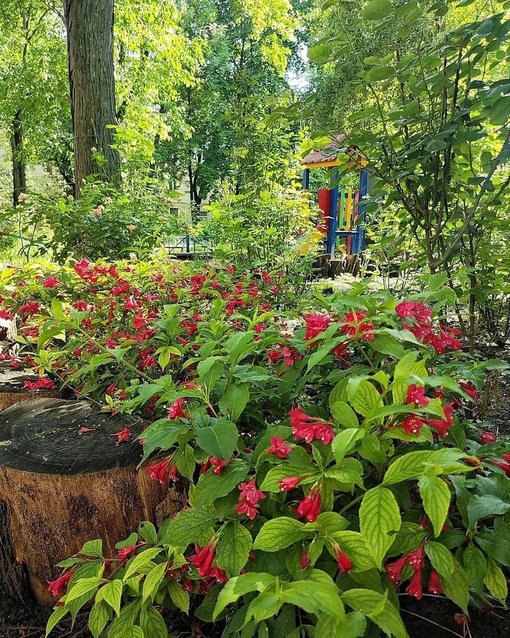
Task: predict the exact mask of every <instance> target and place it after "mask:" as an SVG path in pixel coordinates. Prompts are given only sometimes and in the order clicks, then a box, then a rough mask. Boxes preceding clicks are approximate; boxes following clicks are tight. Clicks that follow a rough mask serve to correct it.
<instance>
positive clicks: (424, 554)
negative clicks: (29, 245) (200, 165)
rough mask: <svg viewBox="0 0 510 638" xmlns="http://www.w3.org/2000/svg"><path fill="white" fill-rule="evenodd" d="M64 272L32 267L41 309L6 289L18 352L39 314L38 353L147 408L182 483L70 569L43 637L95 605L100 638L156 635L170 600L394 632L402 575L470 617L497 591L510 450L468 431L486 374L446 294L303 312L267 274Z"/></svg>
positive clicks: (305, 626)
mask: <svg viewBox="0 0 510 638" xmlns="http://www.w3.org/2000/svg"><path fill="white" fill-rule="evenodd" d="M75 271H76V272H75V273H73V272H71V271H66V272H65V273H62V274H60V273H57V275H56V278H57V279H58V280H59V281H60V280H61V281H62V282H63V281H64V279H65V280H66V283H65V285H64V284H63V283H62V284H55V282H54V281H51V282H50V283H51V284H52V285H48V281H47V280H48V277H45V279H42V276H43V275H42V273H41V272H40V271H37V270H35V268H34V269H33V270H32V273H33V277H34V272H35V273H37V274H35V277H41V279H39V280H38V281H39V285H38V290H39V301H38V302H37V304H36V305H37V307H36V306H35V305H32V306H29V307H27V299H28V298H32V297H33V294H34V293H35V288H36V283H35V277H34V278H33V280H32V282H27V284H26V286H25V288H22V289H21V291H22V293H21V294H19V295H18V296H17V297H16V298H14V299H13V294H12V291H13V290H14V289H15V285H16V283H17V281H16V280H17V279H18V281H19V278H20V277H21V276H22V275H21V271H17V272H16V271H11V274H10V275H9V278H8V281H7V285H6V286H5V291H4V292H5V293H6V294H4V292H2V295H3V296H4V297H5V299H4V302H3V303H4V310H3V312H7V313H11V314H12V313H14V312H15V311H16V312H17V313H18V314H19V315H20V316H21V317H24V320H23V322H22V323H23V324H24V325H22V326H21V332H22V334H23V333H24V334H25V339H26V341H27V345H29V343H33V342H32V339H35V338H36V336H35V331H34V335H33V336H28V330H31V329H33V328H34V327H35V326H36V325H40V326H42V329H41V331H40V333H39V336H38V342H37V345H38V350H37V354H36V362H37V363H38V364H39V365H41V366H43V367H44V368H45V369H46V370H51V371H53V373H57V374H58V376H60V377H62V378H65V380H66V382H67V383H69V384H71V385H72V384H73V383H76V382H79V383H80V384H82V385H81V389H82V390H83V391H84V392H86V394H89V393H90V394H92V396H95V397H97V398H99V397H100V396H101V394H102V400H103V401H105V403H107V404H108V409H114V410H124V411H128V412H132V413H137V414H143V416H144V418H146V419H148V420H149V421H150V425H149V426H148V427H147V429H145V431H144V432H143V433H142V435H141V436H140V438H141V439H143V442H144V458H146V459H147V458H149V457H153V456H155V459H154V463H153V464H151V465H150V466H149V467H148V471H149V473H150V475H151V476H152V477H153V478H154V479H155V480H160V481H162V482H164V483H166V482H167V481H169V480H170V481H179V482H183V483H185V484H186V485H187V488H188V493H189V507H188V508H187V509H184V510H182V511H181V512H179V513H178V514H177V516H175V517H174V518H172V519H169V520H167V521H165V522H164V523H163V525H162V526H161V528H160V529H159V530H156V529H155V528H154V526H153V525H152V524H151V523H148V522H145V523H142V524H141V526H140V529H139V532H138V533H137V534H136V533H135V534H132V535H131V536H130V537H129V538H128V539H126V540H125V541H123V542H121V543H119V545H118V548H119V549H118V554H117V556H103V555H102V548H101V543H100V541H91V542H90V543H87V544H86V546H85V547H84V548H83V550H82V551H81V552H80V553H79V554H77V555H76V556H75V557H72V558H70V559H68V560H66V561H64V562H63V563H62V564H61V566H62V568H63V570H65V571H64V572H63V574H62V576H61V577H60V578H59V579H57V581H55V582H54V583H52V585H51V586H52V591H53V592H54V593H55V595H56V596H57V597H60V596H62V598H61V601H60V606H57V607H56V608H55V611H54V613H53V615H52V617H51V619H50V621H49V624H48V633H49V632H50V631H51V629H52V627H54V626H55V624H56V623H57V622H58V621H59V620H60V619H61V618H62V617H63V616H65V615H66V614H68V613H70V614H72V615H75V614H76V613H77V612H78V610H79V609H81V608H82V606H83V605H85V604H86V603H87V602H88V601H90V600H93V607H92V610H91V612H90V617H89V626H90V630H91V633H92V634H93V636H95V637H97V636H100V635H103V632H104V630H105V628H106V627H107V626H108V627H109V629H108V636H110V637H111V638H115V636H124V635H126V634H125V632H126V629H125V628H126V627H127V626H129V627H130V631H131V633H132V634H133V632H134V634H133V635H137V636H140V637H141V636H144V635H145V636H150V637H151V638H152V637H153V636H156V637H157V636H160V635H161V636H166V635H167V630H166V628H165V623H164V621H163V618H162V616H161V613H160V612H161V611H162V610H163V609H168V610H174V611H175V610H181V611H184V612H186V613H192V614H193V615H194V617H195V618H198V619H199V620H200V621H202V622H204V623H208V622H219V621H221V622H222V623H223V624H224V625H226V626H225V629H224V632H223V635H224V636H227V635H234V636H236V635H237V636H240V635H242V636H252V635H257V634H258V635H279V634H282V633H284V634H286V635H289V636H291V637H296V638H297V636H300V635H302V633H301V632H302V631H304V632H306V634H307V635H310V636H312V635H313V636H315V638H322V637H328V638H329V637H330V636H334V635H352V636H363V635H365V633H366V631H369V629H368V628H369V626H370V625H376V626H377V627H378V628H379V629H380V630H382V631H383V632H384V633H386V634H387V635H393V636H397V637H399V636H406V632H405V628H404V626H403V623H402V620H401V619H400V616H399V613H398V606H399V605H398V596H397V593H398V590H399V588H400V587H402V588H405V590H406V591H407V593H408V594H410V595H411V596H415V597H416V598H418V599H420V598H421V597H422V595H423V592H424V591H425V590H428V591H429V592H431V593H433V594H437V595H439V594H442V593H444V594H445V595H446V596H447V597H448V598H450V599H451V600H453V601H454V602H455V603H456V604H457V605H458V606H459V607H460V608H461V609H462V610H463V611H466V610H467V606H468V604H469V602H470V599H471V600H472V601H474V602H476V604H479V605H486V604H490V603H491V601H492V600H493V599H498V600H500V601H502V602H503V601H504V600H505V598H506V595H507V585H506V579H505V576H504V573H503V570H502V567H505V566H510V546H509V544H508V532H509V530H508V527H509V525H510V523H509V519H508V511H509V510H510V504H509V503H508V494H509V492H510V480H509V478H508V476H509V475H510V461H509V459H510V456H509V454H508V450H509V446H508V444H507V443H506V442H505V441H502V440H495V437H493V436H492V435H490V434H488V433H484V434H482V435H481V436H480V435H479V434H478V433H476V431H475V430H474V429H473V428H470V427H469V425H468V424H467V423H466V420H465V414H466V412H465V410H466V406H469V402H470V401H471V400H472V399H473V398H474V397H476V394H477V389H476V387H475V384H478V385H480V382H481V380H482V379H483V367H484V366H481V365H473V364H469V365H468V364H467V363H466V361H465V357H464V355H463V354H462V352H461V350H460V348H461V345H462V344H461V343H460V341H459V340H458V339H457V336H456V334H455V331H454V330H453V329H452V328H450V327H448V326H447V325H446V324H445V323H444V322H443V321H440V320H439V319H440V313H441V312H442V308H443V304H444V301H442V300H444V299H445V298H449V297H450V295H451V293H450V292H448V294H445V291H443V290H435V291H434V292H424V293H421V294H418V295H414V297H413V298H408V299H406V300H395V299H393V298H392V297H391V296H390V295H389V294H387V293H380V294H378V295H374V296H370V295H367V294H363V295H362V294H360V292H361V291H360V290H356V289H354V290H353V291H352V293H351V294H347V295H334V296H332V297H328V298H323V297H318V298H317V299H316V300H315V301H314V302H313V304H311V302H310V301H309V300H308V301H306V300H304V301H303V300H301V301H300V300H294V303H295V307H297V308H298V309H299V311H298V312H296V311H288V310H281V309H279V308H278V307H276V306H275V304H274V303H271V301H270V300H271V299H273V300H274V299H275V298H278V296H279V295H282V298H283V299H284V300H285V299H287V303H288V302H289V301H290V300H291V297H292V294H293V293H292V287H289V286H288V285H287V283H286V282H285V281H281V280H280V279H278V278H277V277H275V275H274V274H272V273H267V272H261V273H256V274H252V275H236V274H235V272H234V273H233V272H232V269H215V268H209V269H206V270H204V271H203V272H196V271H195V272H189V273H188V272H187V269H186V268H184V269H183V267H181V266H171V267H170V270H169V269H168V268H166V269H165V268H162V266H161V264H155V263H151V264H138V265H136V266H132V265H127V266H126V265H124V266H123V268H122V269H121V267H120V266H118V267H115V266H112V265H109V264H95V265H94V264H83V263H82V264H77V265H76V266H75ZM229 271H230V272H229ZM25 272H26V271H25ZM45 274H46V273H45ZM77 277H78V278H79V280H80V282H79V285H77V281H76V278H77ZM45 281H46V284H45V283H44V282H45ZM122 282H126V283H122ZM53 284H55V285H53ZM112 285H113V286H115V287H116V288H117V290H115V291H113V289H112ZM119 287H121V288H122V289H121V290H119V289H118V288H119ZM17 290H18V291H19V290H20V289H19V288H17ZM29 291H31V292H29ZM9 292H10V293H11V294H10V297H8V295H7V293H9ZM14 294H15V293H14ZM80 302H81V303H80ZM32 303H35V302H34V301H32ZM84 304H86V305H87V308H85V305H84ZM28 311H30V313H29V312H28ZM105 319H106V321H105ZM141 320H143V321H144V322H145V325H143V326H142V325H141V323H140V325H139V327H138V329H136V328H135V330H137V332H136V333H134V331H133V328H134V322H135V321H136V322H137V323H139V322H141ZM121 325H122V326H124V332H126V330H127V326H130V328H129V333H128V334H119V331H121V329H120V328H119V327H120V326H121ZM109 339H113V340H116V341H117V343H111V342H109V341H108V342H107V340H109ZM156 345H158V347H156ZM146 347H151V348H152V350H151V351H150V352H147V351H146ZM59 348H63V352H64V355H61V354H60V353H59V350H58V349H59ZM71 352H72V357H71V358H69V359H68V358H67V357H68V355H69V353H71ZM149 358H150V359H149ZM496 365H497V364H495V363H493V362H492V363H491V362H489V363H488V364H485V367H496ZM446 371H447V372H448V373H449V374H448V375H447V374H446ZM128 434H129V433H124V435H128ZM120 440H121V439H120V438H119V441H120ZM133 627H135V629H133Z"/></svg>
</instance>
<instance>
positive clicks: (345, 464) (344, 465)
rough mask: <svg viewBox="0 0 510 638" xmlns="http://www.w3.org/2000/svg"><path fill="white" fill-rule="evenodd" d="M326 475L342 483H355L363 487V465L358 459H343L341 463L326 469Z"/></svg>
mask: <svg viewBox="0 0 510 638" xmlns="http://www.w3.org/2000/svg"><path fill="white" fill-rule="evenodd" d="M326 477H327V478H331V479H335V480H337V481H339V482H340V483H354V484H355V485H359V486H360V487H363V478H362V477H363V466H362V465H361V463H360V462H359V461H358V459H353V458H348V459H343V460H342V461H341V463H340V464H339V465H334V466H333V467H331V468H330V469H329V470H326Z"/></svg>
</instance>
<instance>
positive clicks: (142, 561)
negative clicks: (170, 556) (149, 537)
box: [124, 547, 163, 581]
mask: <svg viewBox="0 0 510 638" xmlns="http://www.w3.org/2000/svg"><path fill="white" fill-rule="evenodd" d="M162 551H163V548H162V547H151V548H149V549H144V550H142V551H141V552H140V553H139V554H137V555H136V556H133V558H131V559H130V560H129V561H128V564H127V566H126V571H125V573H124V581H126V580H127V579H128V578H129V577H130V576H132V575H133V574H135V573H136V572H138V571H141V570H143V569H145V568H146V567H148V565H149V564H150V562H151V561H152V559H153V558H155V557H156V556H157V555H158V554H160V553H161V552H162Z"/></svg>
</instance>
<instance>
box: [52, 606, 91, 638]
mask: <svg viewBox="0 0 510 638" xmlns="http://www.w3.org/2000/svg"><path fill="white" fill-rule="evenodd" d="M68 613H69V609H67V608H66V607H56V608H55V611H54V612H53V613H52V614H51V616H50V617H49V618H48V622H47V623H46V636H47V635H48V634H50V633H51V631H52V630H53V629H54V628H55V627H56V626H57V625H58V623H59V622H60V621H61V620H62V618H63V617H64V616H65V615H66V614H68ZM94 638H96V636H94Z"/></svg>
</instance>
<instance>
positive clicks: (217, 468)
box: [209, 456, 227, 475]
mask: <svg viewBox="0 0 510 638" xmlns="http://www.w3.org/2000/svg"><path fill="white" fill-rule="evenodd" d="M209 462H210V464H211V465H212V467H213V468H214V469H213V471H212V473H213V474H216V475H218V474H221V473H222V472H223V469H224V468H225V467H226V465H227V462H226V461H225V460H223V459H217V458H216V457H215V456H211V458H210V459H209Z"/></svg>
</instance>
